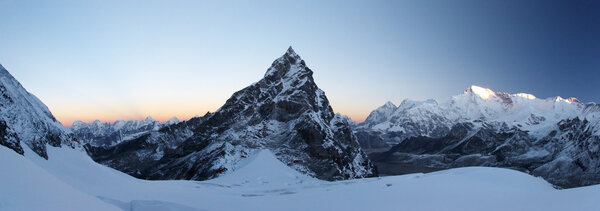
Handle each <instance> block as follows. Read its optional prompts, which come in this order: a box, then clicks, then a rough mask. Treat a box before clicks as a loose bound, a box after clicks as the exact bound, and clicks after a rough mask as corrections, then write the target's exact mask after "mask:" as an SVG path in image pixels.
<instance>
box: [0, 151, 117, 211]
mask: <svg viewBox="0 0 600 211" xmlns="http://www.w3.org/2000/svg"><path fill="white" fill-rule="evenodd" d="M25 148H26V147H25ZM27 153H28V154H32V151H31V150H29V151H27ZM40 159H42V158H40ZM0 210H119V209H118V208H117V207H115V206H113V205H110V204H107V203H105V202H103V201H101V200H99V199H98V198H96V197H93V196H91V195H88V194H85V193H83V192H81V191H79V190H77V189H75V188H73V187H71V186H70V185H67V184H66V183H64V182H63V181H62V180H60V179H58V178H56V177H55V176H54V175H52V174H50V173H48V172H47V171H46V170H44V169H42V168H40V167H39V166H38V165H36V164H35V163H33V162H31V161H30V160H28V159H26V158H24V157H23V156H21V155H19V154H17V153H15V152H13V151H11V150H10V149H8V148H6V147H0Z"/></svg>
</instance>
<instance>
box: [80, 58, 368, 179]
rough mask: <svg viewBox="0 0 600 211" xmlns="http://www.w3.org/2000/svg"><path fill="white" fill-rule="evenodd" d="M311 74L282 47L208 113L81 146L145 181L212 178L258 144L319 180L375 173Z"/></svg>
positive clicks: (345, 121) (256, 149)
mask: <svg viewBox="0 0 600 211" xmlns="http://www.w3.org/2000/svg"><path fill="white" fill-rule="evenodd" d="M312 74H313V72H312V71H311V70H310V69H309V68H308V67H307V66H306V63H305V62H304V61H303V60H302V59H301V58H300V56H299V55H298V54H296V53H295V52H294V50H293V49H292V48H291V47H290V48H289V49H288V50H287V51H286V53H285V54H284V55H283V56H282V57H280V58H278V59H277V60H275V61H274V62H273V64H272V66H271V67H270V68H269V69H268V70H267V72H266V73H265V75H264V78H263V79H261V80H260V81H258V82H256V83H254V84H252V85H250V86H248V87H246V88H244V89H242V90H240V91H238V92H236V93H234V94H233V96H231V98H229V99H228V100H227V101H226V102H225V104H224V105H223V106H222V107H221V108H219V109H218V110H217V111H216V112H214V113H208V114H207V115H205V116H203V117H201V118H200V117H198V118H193V119H191V120H189V121H183V122H181V123H178V124H173V125H170V126H166V127H164V128H162V129H160V130H158V131H153V132H151V133H149V134H147V135H144V136H141V137H137V138H135V139H132V140H129V141H123V142H121V143H119V144H116V145H114V146H110V147H98V146H91V145H87V146H88V152H89V153H90V155H92V157H93V158H94V159H95V160H97V161H99V162H101V163H104V164H106V165H109V166H111V167H114V168H116V169H119V170H123V171H124V172H126V173H129V174H131V175H134V176H136V177H140V178H146V179H190V180H204V179H209V178H214V177H216V176H217V175H219V174H222V173H224V172H227V171H230V170H233V169H236V168H237V167H239V161H240V160H242V159H243V158H246V157H249V156H251V155H253V154H255V153H257V152H259V151H260V150H263V149H269V150H271V151H272V152H273V153H274V154H275V156H276V157H277V159H279V160H280V161H282V162H284V163H285V164H287V165H288V166H290V167H292V168H294V169H296V170H298V171H300V172H303V173H305V174H308V175H311V176H314V177H316V178H319V179H325V180H338V179H348V178H359V177H370V176H375V175H377V171H376V169H375V168H374V166H373V165H372V164H371V162H370V161H369V159H368V158H367V157H366V155H365V153H364V152H363V151H362V150H361V148H360V146H359V144H358V142H357V138H356V136H355V135H354V134H353V132H352V127H351V124H352V122H351V120H349V119H348V118H347V117H345V116H342V115H339V114H335V113H334V112H333V110H332V108H331V106H330V105H329V101H328V100H327V97H326V96H325V93H324V92H323V91H322V90H321V89H319V88H318V87H317V85H316V84H315V82H314V80H313V77H312ZM173 139H174V140H176V141H172V143H170V144H169V143H168V142H169V140H173ZM161 143H162V144H161ZM140 160H141V161H143V162H141V161H140Z"/></svg>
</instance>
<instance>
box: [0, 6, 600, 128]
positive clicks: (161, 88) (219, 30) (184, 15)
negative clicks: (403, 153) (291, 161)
mask: <svg viewBox="0 0 600 211" xmlns="http://www.w3.org/2000/svg"><path fill="white" fill-rule="evenodd" d="M290 45H291V46H293V48H294V49H295V50H296V52H297V53H298V54H299V55H300V56H301V57H302V58H303V59H304V60H305V61H306V63H307V65H308V66H309V67H310V68H311V69H312V70H313V71H314V78H315V81H316V82H317V85H318V86H319V87H320V88H321V89H323V90H324V91H325V93H326V95H327V97H328V98H329V100H330V102H331V104H332V107H333V108H334V110H335V111H336V112H340V113H342V114H346V115H348V116H350V117H351V118H353V119H354V120H356V121H362V120H364V118H366V116H367V115H368V113H369V112H370V111H371V110H373V109H374V108H376V107H378V106H380V105H382V104H384V103H385V102H386V101H388V100H390V101H392V102H394V103H396V104H398V103H400V102H401V101H402V100H403V99H405V98H410V99H414V100H424V99H428V98H433V99H437V100H442V101H443V100H446V99H448V98H449V97H450V96H452V95H456V94H460V93H462V92H463V91H464V90H465V89H467V88H468V87H469V86H470V85H471V84H475V85H480V86H483V87H488V88H491V89H493V90H495V91H505V92H510V93H516V92H526V93H531V94H534V95H536V96H538V97H541V98H545V97H551V96H563V97H577V98H579V99H580V100H582V101H584V102H590V101H595V102H600V85H599V82H600V3H599V1H486V0H483V1H362V2H361V1H327V2H322V1H238V2H233V1H231V2H230V1H210V2H203V1H128V2H121V1H93V0H91V1H79V0H77V1H28V0H13V1H10V0H9V1H6V0H0V63H1V64H2V65H3V66H4V67H5V68H7V69H8V71H9V72H10V73H11V74H13V76H15V77H16V78H17V80H19V81H20V82H21V83H22V84H23V86H24V87H25V88H27V89H28V91H30V92H32V93H33V94H35V95H36V96H37V97H39V98H40V99H41V100H42V101H43V102H44V103H46V105H48V107H49V108H50V110H51V111H52V112H53V113H54V115H55V116H56V117H57V119H58V120H59V121H61V122H62V123H63V124H65V125H70V124H71V123H72V122H73V120H76V119H80V120H84V121H90V120H94V119H100V120H102V121H114V120H116V119H143V118H144V117H145V116H148V115H151V116H152V117H154V118H155V119H157V120H163V121H164V120H166V119H168V118H170V117H172V116H177V117H178V118H180V119H187V118H190V117H192V116H194V115H197V114H199V115H202V114H204V113H205V112H206V111H215V110H216V109H218V108H219V107H220V106H221V105H222V104H224V103H225V101H226V100H227V99H228V98H229V97H230V96H231V94H233V92H235V91H237V90H240V89H242V88H244V87H246V86H248V85H250V84H252V83H253V82H256V81H258V80H260V79H261V78H262V76H263V75H264V73H265V71H266V69H267V68H268V67H269V66H270V64H271V63H272V62H273V60H274V59H276V58H278V57H279V56H281V55H282V54H283V53H284V52H285V50H286V49H287V47H288V46H290Z"/></svg>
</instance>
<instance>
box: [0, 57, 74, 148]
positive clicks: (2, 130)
mask: <svg viewBox="0 0 600 211" xmlns="http://www.w3.org/2000/svg"><path fill="white" fill-rule="evenodd" d="M21 143H24V144H26V145H27V146H29V147H30V148H31V149H33V151H34V152H35V153H37V154H38V155H40V156H42V157H44V158H48V156H47V154H46V145H51V146H63V145H66V146H69V147H78V146H79V143H78V142H77V140H76V139H75V136H74V135H73V133H72V132H70V131H69V130H68V129H66V128H65V127H63V126H62V125H61V124H60V123H59V122H58V121H56V119H55V118H54V116H52V113H50V110H48V107H46V105H44V104H43V103H42V102H41V101H40V100H39V99H38V98H37V97H35V96H33V95H32V94H31V93H29V92H27V90H25V88H23V86H21V84H20V83H19V82H18V81H17V80H16V79H15V78H14V77H13V76H12V75H11V74H10V73H8V71H7V70H6V69H4V67H3V66H2V65H0V145H3V146H6V147H8V148H10V149H12V150H14V151H15V152H17V153H19V154H23V153H24V152H23V148H22V146H21Z"/></svg>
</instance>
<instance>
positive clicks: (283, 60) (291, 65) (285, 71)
mask: <svg viewBox="0 0 600 211" xmlns="http://www.w3.org/2000/svg"><path fill="white" fill-rule="evenodd" d="M297 72H308V73H312V71H310V69H308V68H307V67H306V64H305V63H304V61H303V60H302V58H300V56H299V55H298V54H297V53H296V52H295V51H294V49H292V46H290V47H289V48H288V49H287V51H286V52H285V54H283V56H281V57H279V58H278V59H276V60H275V61H273V64H272V65H271V67H270V68H269V69H268V70H267V72H266V73H265V77H269V76H276V77H284V76H291V75H294V74H295V73H297Z"/></svg>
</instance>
